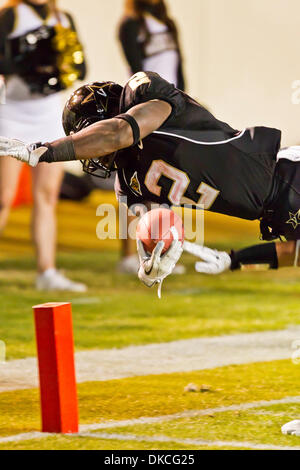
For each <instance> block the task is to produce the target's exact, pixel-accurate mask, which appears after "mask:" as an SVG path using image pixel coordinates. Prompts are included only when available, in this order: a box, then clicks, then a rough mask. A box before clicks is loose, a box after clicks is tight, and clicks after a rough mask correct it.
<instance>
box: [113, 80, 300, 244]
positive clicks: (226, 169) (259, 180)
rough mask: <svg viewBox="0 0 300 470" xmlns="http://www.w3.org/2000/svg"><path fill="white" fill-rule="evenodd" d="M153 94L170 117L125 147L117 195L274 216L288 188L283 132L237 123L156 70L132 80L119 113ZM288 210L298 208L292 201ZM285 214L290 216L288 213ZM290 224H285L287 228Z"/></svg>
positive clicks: (130, 201) (131, 200)
mask: <svg viewBox="0 0 300 470" xmlns="http://www.w3.org/2000/svg"><path fill="white" fill-rule="evenodd" d="M151 99H161V100H165V101H167V102H169V103H170V104H171V105H172V113H171V116H170V117H169V119H168V120H167V121H166V122H165V123H164V124H163V125H162V126H161V127H160V128H159V129H158V130H157V131H155V132H153V133H152V134H151V135H149V136H148V137H147V138H145V139H144V140H143V142H142V145H140V146H135V147H133V148H131V149H126V150H125V151H123V152H122V153H120V155H119V157H118V158H117V165H119V167H122V168H119V170H118V177H117V182H116V191H117V194H118V196H121V195H123V196H127V198H128V205H132V204H134V203H138V202H142V201H143V200H149V201H153V202H157V203H167V204H169V205H183V204H188V205H191V206H193V207H196V208H197V207H201V208H204V209H206V210H211V211H213V212H219V213H222V214H227V215H231V216H235V217H239V218H242V219H249V220H254V219H261V218H263V217H264V216H265V215H266V214H267V213H268V215H269V216H270V213H271V212H270V211H271V210H273V211H274V207H273V206H274V201H275V200H276V198H277V195H278V191H279V186H281V185H280V174H281V172H280V171H279V166H280V168H282V165H283V164H282V163H280V165H279V164H278V163H277V161H276V157H277V154H278V151H279V149H280V139H281V132H280V131H279V130H277V129H272V128H267V127H254V128H250V129H244V130H242V131H238V130H236V129H233V128H231V127H230V126H229V125H228V124H226V123H224V122H222V121H219V120H218V119H216V118H215V117H214V116H213V115H212V114H211V113H210V112H209V111H207V110H206V109H205V108H204V107H203V106H201V105H200V104H199V103H197V102H196V101H194V100H193V99H192V98H190V97H189V96H188V95H186V94H185V93H183V92H182V91H180V90H178V89H176V88H174V87H173V86H172V85H170V84H169V83H167V82H166V81H165V80H163V79H161V78H160V77H159V76H158V75H157V74H154V73H151V72H149V73H146V74H137V75H135V76H134V77H133V78H132V79H131V80H129V82H128V83H127V85H126V86H125V88H124V90H123V93H122V96H121V105H120V112H121V113H124V112H126V111H128V110H129V109H130V108H131V107H133V106H135V105H137V104H139V103H142V102H145V101H148V100H151ZM129 153H130V155H129ZM291 164H292V163H291V162H288V163H287V165H291ZM299 208H300V200H299V207H297V210H298V209H299ZM289 210H290V211H293V210H295V208H294V207H293V205H291V206H290V207H289ZM282 216H283V218H285V217H286V218H288V216H289V213H288V212H287V214H284V215H282ZM284 222H285V220H283V221H281V225H283V226H284V227H285V228H288V224H284ZM273 235H274V234H273Z"/></svg>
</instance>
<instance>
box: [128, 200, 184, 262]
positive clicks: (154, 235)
mask: <svg viewBox="0 0 300 470" xmlns="http://www.w3.org/2000/svg"><path fill="white" fill-rule="evenodd" d="M136 237H137V239H139V240H141V241H142V242H143V245H144V248H145V250H146V251H147V252H148V253H152V251H153V250H154V248H155V247H156V245H157V243H158V242H159V241H161V240H162V241H164V242H165V246H164V249H163V251H162V253H165V252H166V251H167V250H168V249H169V248H170V246H171V243H172V242H173V241H174V240H180V241H181V242H182V243H183V240H184V228H183V223H182V219H181V218H180V217H179V216H178V215H177V214H175V212H173V211H172V210H170V209H153V210H152V211H149V212H147V213H146V214H144V215H143V216H142V217H141V219H140V220H139V223H138V225H137V229H136Z"/></svg>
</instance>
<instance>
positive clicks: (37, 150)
mask: <svg viewBox="0 0 300 470" xmlns="http://www.w3.org/2000/svg"><path fill="white" fill-rule="evenodd" d="M46 150H47V147H37V145H36V144H31V145H28V144H25V143H24V142H21V141H20V140H17V139H8V138H7V137H0V157H5V156H8V157H13V158H16V159H17V160H20V161H21V162H25V163H28V164H29V165H30V166H36V165H37V164H38V162H39V159H40V157H41V155H43V153H44V152H45V151H46Z"/></svg>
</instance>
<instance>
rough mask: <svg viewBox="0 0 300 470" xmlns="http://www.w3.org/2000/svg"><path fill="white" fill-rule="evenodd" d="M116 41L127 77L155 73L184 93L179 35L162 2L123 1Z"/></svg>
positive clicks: (149, 0) (161, 0) (158, 0)
mask: <svg viewBox="0 0 300 470" xmlns="http://www.w3.org/2000/svg"><path fill="white" fill-rule="evenodd" d="M119 38H120V41H121V45H122V48H123V51H124V54H125V57H126V59H127V62H128V65H129V68H130V74H129V75H133V74H134V73H136V72H140V71H147V70H148V71H151V72H156V73H158V74H159V75H160V76H161V77H163V78H164V79H165V80H167V81H168V82H170V83H173V84H174V85H175V86H176V87H177V88H180V90H183V91H184V77H183V70H182V56H181V52H180V45H179V39H178V31H177V27H176V24H175V22H174V21H173V20H172V19H171V18H170V16H169V14H168V10H167V7H166V4H165V2H164V0H125V12H124V17H123V19H122V21H121V24H120V27H119Z"/></svg>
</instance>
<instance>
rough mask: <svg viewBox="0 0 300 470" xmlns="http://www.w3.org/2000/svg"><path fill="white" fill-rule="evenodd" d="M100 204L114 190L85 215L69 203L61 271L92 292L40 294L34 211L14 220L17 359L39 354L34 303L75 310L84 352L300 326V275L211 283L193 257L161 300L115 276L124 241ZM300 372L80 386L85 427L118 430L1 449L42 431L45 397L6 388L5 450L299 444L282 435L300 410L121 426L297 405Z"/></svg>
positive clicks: (218, 220) (242, 228) (7, 333)
mask: <svg viewBox="0 0 300 470" xmlns="http://www.w3.org/2000/svg"><path fill="white" fill-rule="evenodd" d="M100 200H101V201H102V200H105V201H106V202H107V201H112V200H113V199H112V196H111V195H110V194H108V193H104V194H102V193H96V194H94V195H93V197H92V198H91V199H90V200H89V201H88V202H87V203H85V204H83V205H81V206H79V208H78V207H77V206H75V205H74V204H72V203H62V204H60V207H59V226H60V230H61V231H60V236H59V256H58V261H59V266H60V267H61V268H63V269H64V270H65V271H66V273H67V274H68V275H70V276H72V278H73V279H75V280H78V281H83V282H86V283H87V284H88V286H89V291H88V292H87V293H85V294H66V293H51V294H45V293H38V292H36V291H35V290H34V289H33V283H34V276H35V267H34V260H33V256H32V248H31V244H30V241H29V230H28V221H29V211H28V209H26V208H25V209H24V208H21V209H18V210H16V211H15V212H14V213H13V214H12V217H11V224H10V226H8V228H7V230H6V231H5V234H4V238H3V239H2V240H1V241H0V253H1V254H0V262H1V265H0V266H1V268H0V286H1V294H0V295H1V321H0V340H3V341H5V343H6V347H7V360H8V361H9V360H13V359H20V358H27V357H30V356H34V355H35V342H34V330H33V316H32V306H33V305H35V304H39V303H42V302H46V301H47V302H48V301H71V302H72V308H73V323H74V333H75V347H76V350H77V351H80V350H87V349H109V348H122V347H125V346H129V345H145V344H149V343H162V342H169V341H176V340H180V339H190V338H198V337H207V336H222V335H224V334H229V333H231V334H232V333H240V332H255V331H265V330H276V329H284V328H286V327H293V326H294V325H299V323H300V322H299V299H300V284H299V279H300V274H299V273H298V272H297V270H294V269H285V270H282V271H278V272H256V271H249V272H237V273H227V274H224V275H221V276H219V277H206V276H202V275H199V274H197V273H195V272H194V270H193V263H194V259H193V258H192V257H191V256H187V255H185V256H184V258H183V262H184V264H185V265H186V267H187V274H186V275H185V276H172V277H170V278H168V279H167V280H166V281H165V283H164V286H163V297H162V300H161V301H159V300H158V298H157V295H156V292H155V290H150V289H147V288H145V287H144V286H142V285H141V284H140V283H139V281H138V279H137V278H136V277H135V276H125V275H121V274H117V273H116V271H115V266H116V263H117V261H118V256H119V255H118V251H117V250H118V247H119V243H118V241H104V242H103V241H99V240H97V238H96V234H95V230H96V224H97V222H98V219H97V217H96V207H97V204H98V203H99V201H100ZM205 223H206V225H205V227H206V231H205V235H206V243H207V244H209V245H210V246H215V247H217V248H222V249H230V248H233V247H241V246H245V245H247V244H249V243H256V242H258V239H257V234H258V227H257V225H256V224H254V223H249V222H241V221H238V220H236V219H232V221H230V220H229V218H228V217H221V216H217V215H210V216H208V217H206V219H205ZM291 354H292V351H291ZM299 367H300V365H299V366H297V365H295V364H293V363H292V361H291V360H286V361H272V362H267V363H265V364H262V363H257V364H247V365H243V366H229V367H220V368H217V369H214V370H206V371H205V370H203V371H195V372H193V373H184V374H183V373H181V374H164V375H161V376H152V375H149V376H145V377H135V378H128V379H120V380H111V381H106V382H88V383H84V384H80V385H79V387H78V389H79V398H80V422H81V424H95V423H105V422H108V421H109V420H114V421H115V422H116V423H115V425H114V426H113V427H112V428H109V429H104V430H103V429H100V430H94V431H93V433H94V436H91V435H90V434H91V433H89V435H88V436H86V435H84V433H83V435H82V436H80V437H74V436H73V437H72V436H52V437H49V438H44V439H35V440H27V441H21V442H10V443H1V438H2V437H5V436H11V435H15V434H19V433H24V432H26V433H27V432H28V433H29V432H32V431H39V429H40V422H39V403H38V391H37V390H17V391H12V392H3V393H0V449H24V448H28V449H29V448H30V449H31V448H32V449H73V448H74V449H84V448H85V449H107V450H108V449H195V448H199V449H200V448H205V449H208V448H228V449H231V448H239V446H238V445H235V444H236V443H237V442H239V443H242V444H243V446H244V447H243V448H247V445H249V446H250V447H249V448H253V447H255V445H259V444H261V445H262V444H264V445H270V446H272V445H274V446H292V447H300V438H295V437H290V436H283V435H282V434H281V432H280V427H281V425H282V424H284V423H285V422H286V421H289V420H291V419H296V418H299V417H300V403H299V404H297V403H286V404H282V405H281V404H276V405H266V406H262V407H260V408H255V409H249V410H235V411H230V410H229V411H224V412H222V413H219V412H216V413H212V416H209V415H205V416H199V417H196V418H195V417H186V418H177V419H175V418H174V419H172V420H171V421H169V422H164V420H163V419H162V421H161V422H159V423H155V424H153V423H152V424H134V425H130V426H127V427H119V426H118V422H120V421H121V420H127V419H133V418H134V419H139V418H141V417H147V418H151V417H154V416H156V417H158V416H159V417H162V416H164V415H167V414H175V413H178V412H181V413H183V412H185V411H188V410H198V411H199V410H204V409H208V408H216V407H220V406H230V405H232V404H236V405H239V404H243V403H252V402H256V401H260V400H266V401H270V400H280V399H283V398H285V397H296V396H298V395H299V391H298V390H299ZM191 382H193V383H196V384H199V385H201V384H208V385H209V387H210V390H209V391H208V392H207V393H186V392H184V387H185V386H186V385H187V384H188V383H191ZM103 433H106V434H105V436H104V435H103ZM162 436H163V438H162ZM205 440H207V441H209V442H207V443H203V441H205ZM217 442H218V443H217ZM251 446H252V447H251Z"/></svg>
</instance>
